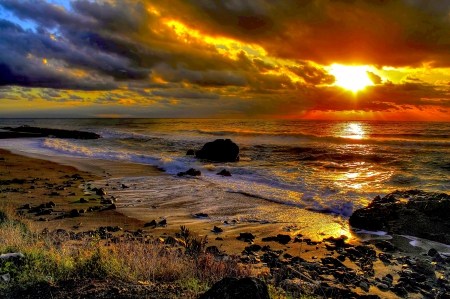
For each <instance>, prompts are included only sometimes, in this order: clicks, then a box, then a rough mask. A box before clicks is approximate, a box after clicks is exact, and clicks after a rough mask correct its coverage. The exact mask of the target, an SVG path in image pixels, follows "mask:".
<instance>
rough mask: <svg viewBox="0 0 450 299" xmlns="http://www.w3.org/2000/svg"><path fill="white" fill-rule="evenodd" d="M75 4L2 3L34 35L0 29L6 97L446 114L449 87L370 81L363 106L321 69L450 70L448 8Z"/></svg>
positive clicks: (345, 0)
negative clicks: (28, 25) (361, 66)
mask: <svg viewBox="0 0 450 299" xmlns="http://www.w3.org/2000/svg"><path fill="white" fill-rule="evenodd" d="M70 3H71V8H70V9H64V8H63V7H60V6H56V5H53V4H50V3H47V2H46V1H44V0H30V1H22V0H0V6H2V7H3V9H6V10H8V11H9V12H11V13H13V14H14V15H15V16H16V17H18V18H19V19H22V20H26V21H27V22H32V23H34V24H35V25H36V26H35V28H33V29H30V30H25V29H24V28H22V27H21V26H19V25H18V24H15V23H12V22H11V21H7V20H1V19H0V53H2V54H1V55H0V92H1V94H0V96H3V98H9V99H17V98H23V99H26V98H28V99H33V100H34V99H35V98H36V95H40V97H41V98H42V99H45V100H48V101H59V102H66V101H67V102H69V101H78V102H82V101H84V102H90V103H93V104H94V106H95V107H97V108H98V111H93V112H92V113H91V114H89V113H87V114H86V115H88V114H89V115H100V114H102V115H103V114H130V113H131V110H127V111H125V112H123V113H119V111H118V109H115V108H114V109H112V108H108V109H109V110H108V111H103V110H102V109H101V108H99V107H104V106H108V107H109V105H114V104H119V105H121V107H123V106H125V105H130V106H132V105H135V106H136V107H139V108H141V107H149V106H152V109H154V110H152V111H155V113H160V112H161V111H165V114H164V115H165V116H170V115H172V116H179V117H182V116H189V117H194V116H203V115H209V116H212V115H238V114H243V115H251V116H255V117H256V116H258V115H278V116H279V115H288V114H290V113H293V112H297V113H300V114H301V113H304V112H305V111H309V110H317V111H344V110H360V111H391V110H402V109H403V110H405V109H410V108H411V107H417V108H421V109H422V108H423V107H424V106H433V107H438V106H439V105H441V106H442V107H447V106H448V101H446V100H444V99H446V98H447V97H448V95H447V91H445V90H442V89H444V88H445V87H444V86H445V85H446V84H447V82H448V78H446V79H443V80H441V81H439V82H436V83H435V84H436V86H433V85H430V84H428V85H427V84H425V82H424V81H421V80H419V78H415V77H412V76H409V77H405V78H404V79H403V80H402V81H400V83H399V84H396V83H393V82H391V81H389V80H387V79H389V78H387V79H385V80H384V81H383V80H382V78H381V77H380V76H379V75H377V74H375V73H373V72H367V74H368V76H369V78H370V79H371V80H372V82H374V83H375V84H376V86H373V87H368V88H366V90H365V91H360V92H358V94H356V95H355V94H353V93H352V92H350V91H345V90H344V89H342V88H340V87H337V86H329V85H332V84H333V83H334V82H335V78H334V77H333V76H332V75H330V74H329V73H328V72H327V67H322V66H327V65H330V64H332V63H343V64H352V65H354V64H358V63H361V64H362V63H364V64H371V65H374V66H377V67H380V69H381V67H382V66H406V67H409V68H413V67H416V66H421V67H422V66H423V65H424V64H425V65H427V66H435V67H447V66H450V56H449V55H448V53H449V52H450V35H448V34H447V33H448V32H450V22H449V21H448V13H449V11H450V3H449V2H448V1H444V0H438V1H431V2H430V1H422V0H417V1H409V0H399V1H388V0H386V1H381V0H362V1H356V0H339V1H337V0H286V1H269V0H255V1H215V0H212V1H211V0H172V1H154V0H142V1H135V0H121V1H88V0H73V1H71V2H70ZM170 21H172V23H166V22H170ZM168 24H170V26H169V25H168ZM180 24H184V25H180ZM183 26H186V27H187V28H189V29H188V30H186V29H185V27H183ZM211 40H213V41H215V42H214V43H215V44H213V43H211V42H210V41H211ZM380 74H381V73H380ZM401 76H402V75H399V78H398V80H400V78H401ZM420 78H422V76H421V77H420ZM434 80H436V79H434ZM394 81H395V80H394ZM7 86H20V88H19V87H18V89H17V90H16V89H14V90H9V91H6V89H5V87H7ZM2 87H3V88H2ZM28 87H29V88H37V89H38V90H39V92H36V91H35V90H34V91H33V92H31V91H30V89H28ZM53 89H54V90H53ZM56 89H57V90H56ZM66 90H78V91H86V92H88V91H95V92H92V93H89V96H85V95H84V96H79V95H74V94H70V93H67V92H66ZM103 91H109V92H103ZM355 97H356V98H357V101H355ZM122 104H123V105H122ZM79 109H80V110H79V111H83V112H80V113H81V114H83V113H85V112H86V111H84V110H82V109H81V108H79ZM130 109H132V108H130ZM137 110H140V109H137ZM187 110H189V111H187ZM191 111H192V112H191ZM94 112H95V114H93V113H94ZM139 113H143V115H146V116H147V115H152V114H148V111H146V113H147V114H145V113H144V112H143V111H139ZM152 113H153V112H152ZM131 114H133V113H131ZM156 116H158V115H156Z"/></svg>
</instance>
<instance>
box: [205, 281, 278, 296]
mask: <svg viewBox="0 0 450 299" xmlns="http://www.w3.org/2000/svg"><path fill="white" fill-rule="evenodd" d="M243 298H245V299H269V298H270V297H269V292H268V290H267V285H266V284H265V283H264V282H263V281H261V280H259V279H257V278H253V277H246V278H243V279H237V278H230V277H226V278H224V279H222V280H221V281H219V282H217V283H216V284H214V285H213V286H212V287H211V289H210V290H209V291H207V292H206V293H204V294H203V295H201V296H200V297H199V299H243Z"/></svg>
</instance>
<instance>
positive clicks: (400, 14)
mask: <svg viewBox="0 0 450 299" xmlns="http://www.w3.org/2000/svg"><path fill="white" fill-rule="evenodd" d="M246 3H247V2H246ZM171 6H172V7H171V8H170V7H164V9H165V11H166V12H167V14H170V15H173V16H176V14H175V10H177V11H178V16H177V17H176V18H177V19H180V20H182V21H183V22H186V23H190V22H192V20H193V19H195V20H196V23H195V27H196V28H197V29H200V30H202V31H204V32H207V33H209V34H211V35H217V34H219V35H224V36H230V37H233V38H236V39H238V40H241V41H246V42H249V43H256V44H259V45H261V46H262V47H263V48H264V49H266V50H267V51H268V52H269V53H270V54H271V55H273V56H277V57H283V58H289V59H301V60H312V61H315V62H316V63H320V64H325V65H329V64H332V63H342V64H352V63H361V64H372V65H380V66H383V65H386V66H418V65H421V64H422V63H425V62H426V63H429V62H432V63H433V64H435V65H437V66H449V65H450V59H449V57H448V55H447V54H446V53H447V52H448V50H449V47H450V46H449V45H450V37H449V36H448V34H446V32H448V30H449V29H450V23H449V22H448V18H447V15H448V13H449V11H450V5H449V2H448V1H445V0H437V1H433V3H432V4H430V2H429V1H426V2H425V1H372V0H370V1H332V0H326V1H322V0H320V1H319V0H305V1H294V0H291V1H269V0H259V1H252V4H240V3H237V2H235V1H232V2H220V1H206V0H190V1H179V4H178V5H171ZM243 20H247V21H243Z"/></svg>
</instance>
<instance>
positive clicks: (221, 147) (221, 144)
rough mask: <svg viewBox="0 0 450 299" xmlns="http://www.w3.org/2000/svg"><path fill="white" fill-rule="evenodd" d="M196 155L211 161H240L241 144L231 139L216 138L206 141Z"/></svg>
mask: <svg viewBox="0 0 450 299" xmlns="http://www.w3.org/2000/svg"><path fill="white" fill-rule="evenodd" d="M195 156H196V157H197V158H199V159H206V160H210V161H217V162H236V161H239V146H238V145H237V144H236V143H234V142H233V141H231V140H230V139H216V140H214V141H213V142H208V143H206V144H205V145H204V146H203V147H202V149H201V150H199V151H197V152H196V153H195Z"/></svg>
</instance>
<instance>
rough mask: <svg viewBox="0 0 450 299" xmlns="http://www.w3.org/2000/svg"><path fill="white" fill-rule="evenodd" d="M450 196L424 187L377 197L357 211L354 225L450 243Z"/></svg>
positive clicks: (352, 220)
mask: <svg viewBox="0 0 450 299" xmlns="http://www.w3.org/2000/svg"><path fill="white" fill-rule="evenodd" d="M448 215H450V195H448V194H445V193H430V192H424V191H420V190H408V191H395V192H392V193H390V194H388V195H386V196H385V197H383V198H381V197H379V196H377V197H375V198H374V199H373V200H372V202H371V203H370V204H369V205H368V206H367V207H365V208H362V209H358V210H356V211H354V212H353V214H352V216H351V217H350V219H349V223H350V225H351V226H353V227H356V228H361V229H367V230H375V231H376V230H383V231H386V232H388V233H391V234H400V235H410V236H416V237H419V238H424V239H428V240H433V241H437V242H441V243H445V244H450V217H449V216H448Z"/></svg>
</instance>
